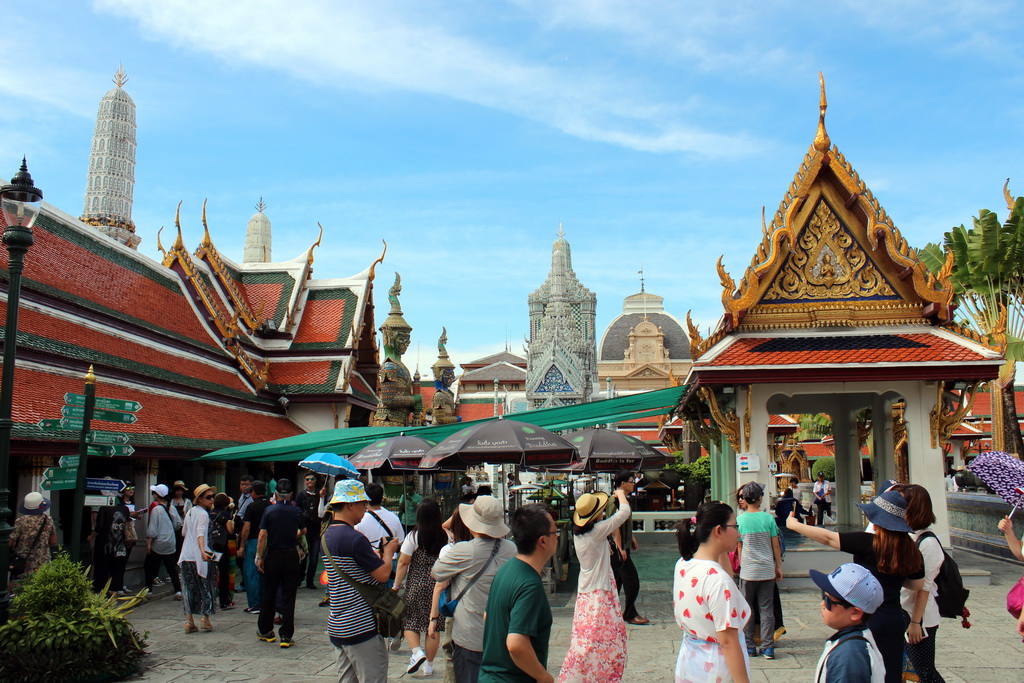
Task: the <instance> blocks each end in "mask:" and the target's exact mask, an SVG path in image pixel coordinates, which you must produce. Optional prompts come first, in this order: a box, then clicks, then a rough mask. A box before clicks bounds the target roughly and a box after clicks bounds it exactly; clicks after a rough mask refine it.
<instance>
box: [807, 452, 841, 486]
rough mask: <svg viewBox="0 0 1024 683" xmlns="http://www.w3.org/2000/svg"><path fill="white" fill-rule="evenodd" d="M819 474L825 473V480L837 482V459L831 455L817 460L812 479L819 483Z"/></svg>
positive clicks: (812, 469)
mask: <svg viewBox="0 0 1024 683" xmlns="http://www.w3.org/2000/svg"><path fill="white" fill-rule="evenodd" d="M819 473H824V475H825V479H827V480H829V481H835V480H836V459H835V458H833V457H832V456H831V455H825V456H822V457H820V458H818V459H817V460H815V461H814V467H812V468H811V477H812V478H813V479H814V480H815V481H817V480H818V474H819Z"/></svg>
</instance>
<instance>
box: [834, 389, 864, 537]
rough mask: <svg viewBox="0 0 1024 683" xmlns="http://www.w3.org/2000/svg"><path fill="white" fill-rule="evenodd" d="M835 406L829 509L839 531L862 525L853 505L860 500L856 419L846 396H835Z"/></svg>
mask: <svg viewBox="0 0 1024 683" xmlns="http://www.w3.org/2000/svg"><path fill="white" fill-rule="evenodd" d="M838 403H839V406H838V409H837V410H836V411H835V412H834V413H833V414H832V438H833V443H834V444H835V451H836V456H835V459H836V481H835V491H834V492H833V494H832V509H833V511H834V512H835V515H836V519H837V520H839V521H838V523H837V525H836V528H837V529H838V530H840V531H852V530H854V529H863V525H862V524H861V517H860V514H858V513H859V510H858V509H857V508H856V507H854V505H855V504H856V503H859V502H860V480H861V463H860V459H861V456H860V444H859V442H858V439H857V420H856V418H855V416H854V412H855V408H853V407H852V406H851V405H850V403H849V401H848V400H847V397H846V396H840V397H839V401H838Z"/></svg>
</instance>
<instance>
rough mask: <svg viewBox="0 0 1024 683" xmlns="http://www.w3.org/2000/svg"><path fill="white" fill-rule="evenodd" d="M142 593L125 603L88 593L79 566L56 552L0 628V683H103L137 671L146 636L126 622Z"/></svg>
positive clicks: (26, 586)
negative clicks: (1, 681) (9, 617)
mask: <svg viewBox="0 0 1024 683" xmlns="http://www.w3.org/2000/svg"><path fill="white" fill-rule="evenodd" d="M145 594H146V591H142V592H141V593H139V594H138V595H136V596H132V597H129V598H117V597H112V596H111V597H107V596H105V595H97V594H95V593H93V592H92V590H91V587H90V582H89V579H88V578H87V577H86V575H85V571H84V570H83V569H82V566H81V565H80V564H78V563H77V562H72V561H71V560H70V558H68V556H67V554H65V553H61V554H60V555H58V556H57V557H55V558H54V559H53V561H51V562H49V563H47V564H45V565H43V566H42V567H40V568H39V569H38V570H37V571H36V572H35V573H34V574H32V576H30V577H29V578H28V580H26V581H25V582H24V583H23V584H22V585H21V592H19V593H18V594H17V595H16V596H15V598H14V601H13V604H12V612H11V619H10V621H9V622H8V623H7V624H5V625H3V626H0V680H3V681H24V683H36V682H37V681H38V682H39V683H43V682H46V683H58V682H70V681H102V680H112V679H117V678H123V677H124V676H126V675H128V674H130V673H132V672H133V671H135V670H136V668H137V667H138V661H139V658H140V657H141V656H142V655H143V654H144V652H145V645H146V639H147V638H148V636H149V634H148V633H145V634H142V635H140V634H139V633H137V632H136V631H135V629H133V628H132V625H131V623H129V622H128V619H127V618H126V617H127V615H128V614H130V613H131V611H132V608H134V607H135V606H136V605H138V604H139V602H141V601H142V599H143V598H144V597H145Z"/></svg>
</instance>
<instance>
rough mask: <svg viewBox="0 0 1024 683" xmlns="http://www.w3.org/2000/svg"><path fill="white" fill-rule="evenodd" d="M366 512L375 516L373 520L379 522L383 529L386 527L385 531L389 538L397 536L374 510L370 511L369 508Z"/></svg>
mask: <svg viewBox="0 0 1024 683" xmlns="http://www.w3.org/2000/svg"><path fill="white" fill-rule="evenodd" d="M366 511H367V512H368V513H370V514H371V515H373V518H374V519H375V520H377V523H378V524H380V525H381V526H382V527H384V531H386V532H388V536H391V537H394V535H395V534H394V533H393V532H392V531H391V527H389V526H388V525H387V524H385V523H384V520H383V519H381V518H380V515H378V514H377V513H376V512H374V511H373V510H370V509H369V508H367V509H366Z"/></svg>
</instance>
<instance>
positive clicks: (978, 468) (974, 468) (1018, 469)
mask: <svg viewBox="0 0 1024 683" xmlns="http://www.w3.org/2000/svg"><path fill="white" fill-rule="evenodd" d="M967 469H968V470H970V471H971V472H974V474H975V475H976V476H977V477H978V479H981V480H982V481H983V482H985V485H986V486H988V487H989V488H990V489H992V490H993V491H995V492H996V494H997V495H998V496H999V497H1001V498H1002V499H1003V500H1005V501H1006V502H1007V503H1009V504H1010V505H1012V506H1013V510H1012V511H1011V512H1010V514H1011V515H1012V514H1013V512H1014V511H1016V509H1017V508H1018V507H1021V506H1022V505H1024V462H1022V461H1020V460H1018V459H1017V458H1015V457H1013V456H1012V455H1010V454H1008V453H1003V452H1002V451H986V452H985V453H982V454H981V455H979V456H978V457H976V458H975V459H974V460H972V461H971V464H970V465H968V466H967Z"/></svg>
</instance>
